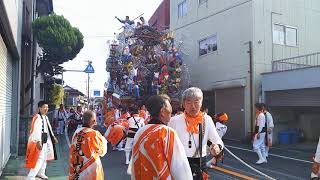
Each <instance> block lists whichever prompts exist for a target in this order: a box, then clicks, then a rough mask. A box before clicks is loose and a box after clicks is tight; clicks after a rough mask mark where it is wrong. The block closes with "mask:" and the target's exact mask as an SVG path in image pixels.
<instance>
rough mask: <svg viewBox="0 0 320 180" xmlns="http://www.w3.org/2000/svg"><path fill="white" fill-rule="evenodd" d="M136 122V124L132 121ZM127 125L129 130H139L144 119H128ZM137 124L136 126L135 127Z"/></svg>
mask: <svg viewBox="0 0 320 180" xmlns="http://www.w3.org/2000/svg"><path fill="white" fill-rule="evenodd" d="M134 120H136V122H137V123H136V122H135V121H134ZM128 123H129V128H136V129H137V128H141V127H142V126H144V119H143V118H141V117H131V118H129V119H128ZM137 124H138V126H139V127H138V126H137Z"/></svg>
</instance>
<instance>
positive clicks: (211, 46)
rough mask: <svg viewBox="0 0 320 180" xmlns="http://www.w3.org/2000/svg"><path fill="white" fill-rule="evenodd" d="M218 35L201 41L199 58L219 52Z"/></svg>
mask: <svg viewBox="0 0 320 180" xmlns="http://www.w3.org/2000/svg"><path fill="white" fill-rule="evenodd" d="M217 49H218V47H217V35H213V36H210V37H208V38H205V39H203V40H201V41H199V56H202V55H206V54H209V53H212V52H214V51H217Z"/></svg>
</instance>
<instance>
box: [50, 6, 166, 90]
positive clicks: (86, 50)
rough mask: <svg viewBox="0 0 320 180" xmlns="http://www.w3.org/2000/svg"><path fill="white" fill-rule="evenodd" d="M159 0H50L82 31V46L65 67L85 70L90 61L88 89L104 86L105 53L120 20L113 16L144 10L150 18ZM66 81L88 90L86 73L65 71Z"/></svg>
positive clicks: (133, 15) (142, 11)
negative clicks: (92, 68) (91, 67)
mask: <svg viewBox="0 0 320 180" xmlns="http://www.w3.org/2000/svg"><path fill="white" fill-rule="evenodd" d="M161 2H162V0H114V1H111V0H90V1H88V0H53V6H54V12H55V13H56V14H58V15H63V16H64V17H65V18H67V19H68V20H69V21H70V23H71V24H72V26H74V27H77V28H79V29H80V31H81V32H82V34H83V35H84V47H83V49H82V50H81V51H80V53H79V54H78V55H77V57H76V58H75V59H73V60H72V61H69V62H67V63H64V64H63V67H64V68H65V69H67V70H68V69H70V70H84V69H85V68H86V65H87V62H86V61H88V60H90V61H92V65H93V67H94V69H95V73H94V74H91V75H90V79H91V81H90V91H91V94H92V90H101V91H102V90H103V85H104V82H105V81H107V79H108V75H107V72H106V71H105V68H106V65H105V64H106V59H107V57H108V53H109V50H108V44H107V41H108V40H112V39H114V33H115V32H116V33H118V32H119V28H121V24H120V23H119V22H118V21H117V20H116V19H115V18H114V17H115V16H118V17H120V18H124V17H125V16H126V15H129V16H130V18H131V19H133V18H135V17H137V16H139V15H140V14H142V13H144V15H143V16H144V17H145V19H149V18H150V17H151V16H152V14H153V13H154V11H155V10H156V9H157V7H158V6H159V5H160V3H161ZM63 78H64V80H65V82H66V84H65V85H69V86H71V87H73V88H76V89H78V90H80V91H82V92H83V93H85V94H87V88H86V87H87V74H85V73H76V72H65V73H64V76H63Z"/></svg>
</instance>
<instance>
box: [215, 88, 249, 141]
mask: <svg viewBox="0 0 320 180" xmlns="http://www.w3.org/2000/svg"><path fill="white" fill-rule="evenodd" d="M215 92H216V105H215V107H216V113H219V112H226V113H227V114H228V115H229V121H228V122H227V126H228V131H227V134H226V135H225V138H226V139H233V140H243V139H244V138H245V136H246V133H245V119H244V88H228V89H219V90H216V91H215Z"/></svg>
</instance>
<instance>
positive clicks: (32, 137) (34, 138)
mask: <svg viewBox="0 0 320 180" xmlns="http://www.w3.org/2000/svg"><path fill="white" fill-rule="evenodd" d="M42 118H43V121H42V119H41V117H40V115H39V114H35V115H34V116H33V117H32V121H31V128H30V132H29V139H28V145H27V152H26V164H25V167H26V168H29V169H31V168H34V167H35V166H36V164H37V161H38V159H39V155H40V152H41V150H39V149H38V148H37V142H38V141H40V142H41V134H42V123H44V124H43V127H44V132H45V133H48V140H47V143H46V144H47V146H48V151H47V152H45V156H46V160H47V161H50V160H54V150H53V144H52V141H51V137H50V135H49V133H50V132H53V131H52V128H51V125H50V123H49V120H48V117H47V116H46V115H43V116H42ZM48 127H49V128H50V132H49V129H48ZM52 136H53V134H52Z"/></svg>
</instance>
